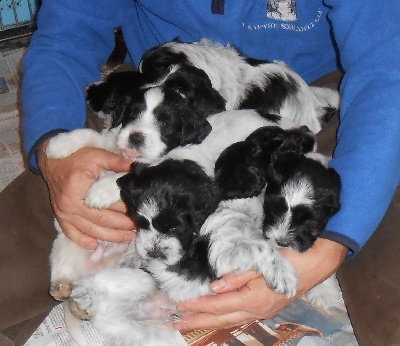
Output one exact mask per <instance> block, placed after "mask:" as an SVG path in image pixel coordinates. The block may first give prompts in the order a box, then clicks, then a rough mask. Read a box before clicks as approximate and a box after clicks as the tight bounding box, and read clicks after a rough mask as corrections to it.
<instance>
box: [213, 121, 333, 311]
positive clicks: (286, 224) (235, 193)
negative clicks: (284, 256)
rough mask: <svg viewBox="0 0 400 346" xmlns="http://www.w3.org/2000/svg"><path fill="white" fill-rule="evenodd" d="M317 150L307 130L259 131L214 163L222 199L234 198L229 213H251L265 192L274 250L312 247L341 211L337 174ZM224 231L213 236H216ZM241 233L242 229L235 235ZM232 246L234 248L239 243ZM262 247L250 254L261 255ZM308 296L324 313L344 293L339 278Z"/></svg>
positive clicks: (265, 230) (265, 229) (265, 228)
mask: <svg viewBox="0 0 400 346" xmlns="http://www.w3.org/2000/svg"><path fill="white" fill-rule="evenodd" d="M314 149H315V140H314V135H313V134H312V133H311V132H310V131H309V130H308V129H307V128H306V127H301V128H297V129H291V130H283V129H281V128H279V127H276V126H275V127H264V128H260V129H258V130H256V131H254V132H253V133H252V134H251V135H250V136H249V137H248V138H247V139H246V140H245V141H243V142H238V143H235V144H233V145H232V146H230V147H229V148H227V149H226V150H225V151H224V152H223V153H222V154H221V155H220V157H219V159H218V160H217V162H216V164H215V170H216V182H217V183H218V185H219V186H220V187H221V192H222V196H223V198H231V200H227V201H224V204H225V214H226V215H229V214H230V213H231V215H232V216H233V215H236V214H237V209H238V205H240V203H241V208H242V209H243V210H244V211H247V208H246V206H247V204H254V203H255V202H254V199H252V198H248V197H252V195H257V194H258V193H259V192H260V191H261V189H262V188H264V191H263V200H262V201H261V203H262V207H260V206H258V208H262V209H263V211H262V214H263V217H262V221H261V223H262V231H261V233H262V236H263V237H264V239H266V240H267V241H268V243H269V245H270V247H271V248H273V249H279V248H281V247H288V248H291V249H292V250H295V251H299V252H304V251H306V250H307V249H309V248H310V247H312V245H313V244H314V242H315V240H316V239H317V237H319V236H320V235H321V234H322V232H323V231H324V229H325V226H326V223H327V221H328V220H329V218H330V217H332V216H333V215H334V214H335V213H336V212H337V211H338V210H339V208H340V204H339V197H340V178H339V175H338V174H337V172H336V171H335V170H333V169H332V168H328V167H327V166H326V165H327V162H328V159H327V158H326V157H324V156H323V155H321V154H318V153H315V152H313V150H314ZM253 208H254V207H253ZM254 209H255V208H254ZM230 220H231V222H232V220H233V218H232V217H231V218H230ZM221 229H222V228H220V230H218V231H217V232H215V231H212V232H209V233H211V234H213V233H214V234H218V232H221ZM241 232H243V231H242V230H240V228H239V227H238V230H237V235H240V233H241ZM259 232H260V231H259ZM257 236H258V237H259V236H260V234H259V233H258V235H257ZM253 237H254V235H253ZM249 239H252V238H251V237H250V238H249ZM232 244H233V246H235V245H236V240H234V241H232ZM258 248H259V247H255V250H253V251H249V253H253V254H254V253H257V250H258ZM276 255H277V257H276V258H275V259H274V261H275V262H274V263H276V261H281V256H280V254H279V252H277V251H276V252H274V256H276ZM217 256H218V251H217ZM216 258H218V257H216ZM247 258H249V256H247ZM271 260H272V259H271ZM227 262H228V263H229V259H228V261H227ZM286 275H292V272H290V271H288V272H287V274H286ZM293 282H294V281H293ZM306 297H307V299H308V300H309V301H310V302H311V303H312V304H313V305H315V306H317V307H322V308H328V307H329V306H331V305H332V304H333V303H335V302H337V301H338V299H339V297H340V289H339V287H338V284H337V282H336V279H335V277H334V276H332V277H331V278H329V279H327V280H326V281H324V282H323V283H321V284H320V285H318V286H316V287H315V288H313V289H312V290H310V291H309V292H307V294H306Z"/></svg>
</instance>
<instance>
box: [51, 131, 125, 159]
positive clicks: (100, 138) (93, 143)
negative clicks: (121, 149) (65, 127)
mask: <svg viewBox="0 0 400 346" xmlns="http://www.w3.org/2000/svg"><path fill="white" fill-rule="evenodd" d="M117 131H118V129H111V130H109V131H106V130H105V131H103V132H101V133H99V132H97V131H95V130H92V129H77V130H74V131H71V132H63V133H59V134H58V135H56V136H54V137H53V138H52V139H50V141H49V144H48V145H47V148H46V155H47V157H48V158H51V159H63V158H65V157H67V156H70V155H71V154H73V153H74V152H76V151H77V150H79V149H81V148H83V147H94V148H103V149H106V150H108V151H112V152H118V148H117V147H116V144H115V143H116V138H117V134H118V132H117Z"/></svg>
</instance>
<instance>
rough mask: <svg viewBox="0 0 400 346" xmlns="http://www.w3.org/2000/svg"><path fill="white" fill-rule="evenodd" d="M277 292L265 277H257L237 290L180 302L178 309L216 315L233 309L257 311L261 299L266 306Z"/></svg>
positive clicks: (230, 311) (227, 312)
mask: <svg viewBox="0 0 400 346" xmlns="http://www.w3.org/2000/svg"><path fill="white" fill-rule="evenodd" d="M276 294H277V293H276V292H274V291H272V290H271V289H270V288H269V287H268V286H267V284H266V282H265V279H264V278H263V277H255V278H254V279H252V280H251V281H249V282H247V283H246V284H245V285H243V286H242V287H240V288H238V289H237V290H234V291H230V292H225V293H222V294H218V295H209V296H202V297H199V298H197V299H195V300H188V301H184V302H181V303H179V304H178V311H180V312H187V311H190V312H193V313H210V314H215V315H223V314H229V313H232V312H233V311H257V309H259V304H260V299H262V300H263V302H264V305H265V307H266V306H267V305H268V304H269V301H272V300H273V298H274V297H275V295H276Z"/></svg>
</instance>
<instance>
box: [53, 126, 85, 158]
mask: <svg viewBox="0 0 400 346" xmlns="http://www.w3.org/2000/svg"><path fill="white" fill-rule="evenodd" d="M83 146H85V145H84V144H83V141H82V139H79V138H78V136H77V135H76V133H75V132H65V133H59V134H58V135H57V136H55V137H53V138H52V139H51V140H50V141H49V144H48V145H47V148H46V155H47V157H48V158H50V159H63V158H65V157H67V156H70V155H71V154H73V153H74V152H75V151H77V150H78V149H80V148H82V147H83Z"/></svg>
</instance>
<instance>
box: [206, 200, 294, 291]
mask: <svg viewBox="0 0 400 346" xmlns="http://www.w3.org/2000/svg"><path fill="white" fill-rule="evenodd" d="M262 215H263V210H262V204H261V201H260V197H252V198H244V199H234V200H227V201H223V202H221V203H220V205H219V207H218V209H217V210H216V211H215V212H214V213H213V214H212V215H211V216H210V217H209V218H208V219H207V220H206V222H205V223H204V225H203V227H202V228H201V230H200V234H207V235H209V236H210V248H209V261H210V265H211V267H212V268H214V269H215V271H216V274H217V277H220V276H222V275H224V274H227V273H230V272H233V271H239V272H246V271H249V270H252V269H253V270H256V271H258V272H260V273H262V274H263V276H264V278H265V280H266V281H267V283H268V284H269V285H270V286H271V287H272V288H273V289H275V290H276V291H277V292H280V293H284V294H286V296H287V297H293V296H294V295H295V294H296V289H297V275H296V271H295V269H294V268H293V267H292V266H291V264H290V263H289V262H288V261H287V260H286V259H285V258H284V257H283V256H282V255H281V254H280V253H279V252H278V250H277V248H276V246H274V243H273V242H271V241H268V240H266V239H264V237H263V235H262V232H261V223H262Z"/></svg>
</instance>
